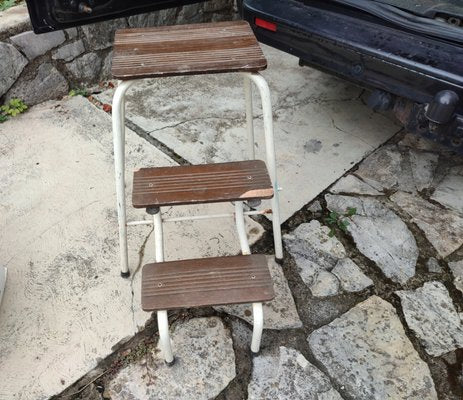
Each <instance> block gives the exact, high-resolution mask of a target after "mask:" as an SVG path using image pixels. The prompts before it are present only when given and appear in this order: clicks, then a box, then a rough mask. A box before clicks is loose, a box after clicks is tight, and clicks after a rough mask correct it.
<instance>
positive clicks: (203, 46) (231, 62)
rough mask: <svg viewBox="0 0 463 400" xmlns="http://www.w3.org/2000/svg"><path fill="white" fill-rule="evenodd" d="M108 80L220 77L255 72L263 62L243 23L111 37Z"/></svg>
mask: <svg viewBox="0 0 463 400" xmlns="http://www.w3.org/2000/svg"><path fill="white" fill-rule="evenodd" d="M113 54H114V55H113V60H112V74H113V76H114V77H115V78H117V79H122V80H127V79H140V78H149V77H163V76H175V75H194V74H211V73H221V72H257V71H261V70H263V69H265V68H266V67H267V61H266V59H265V56H264V54H263V52H262V49H261V48H260V46H259V44H258V42H257V39H256V37H255V36H254V33H253V32H252V29H251V27H250V26H249V24H248V23H247V22H245V21H227V22H216V23H205V24H193V25H176V26H163V27H155V28H135V29H121V30H118V31H117V32H116V35H115V39H114V53H113Z"/></svg>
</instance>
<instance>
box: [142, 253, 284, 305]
mask: <svg viewBox="0 0 463 400" xmlns="http://www.w3.org/2000/svg"><path fill="white" fill-rule="evenodd" d="M274 296H275V294H274V291H273V284H272V278H271V276H270V272H269V269H268V266H267V259H266V257H265V256H264V255H261V254H255V255H251V256H234V257H215V258H204V259H198V260H182V261H172V262H163V263H155V264H147V265H145V266H144V267H143V272H142V308H143V310H145V311H157V310H172V309H178V308H191V307H202V306H213V305H226V304H241V303H254V302H264V301H270V300H272V299H273V298H274Z"/></svg>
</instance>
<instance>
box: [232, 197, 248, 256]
mask: <svg viewBox="0 0 463 400" xmlns="http://www.w3.org/2000/svg"><path fill="white" fill-rule="evenodd" d="M235 223H236V230H237V231H238V237H239V239H240V246H241V253H242V254H243V255H249V254H251V249H250V248H249V242H248V235H247V234H246V221H245V219H244V210H243V202H242V201H237V202H235Z"/></svg>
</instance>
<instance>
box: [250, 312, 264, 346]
mask: <svg viewBox="0 0 463 400" xmlns="http://www.w3.org/2000/svg"><path fill="white" fill-rule="evenodd" d="M252 314H253V317H254V323H253V326H254V328H253V331H252V342H251V351H252V352H253V353H258V352H259V350H260V342H261V339H262V331H263V330H264V310H263V308H262V303H252Z"/></svg>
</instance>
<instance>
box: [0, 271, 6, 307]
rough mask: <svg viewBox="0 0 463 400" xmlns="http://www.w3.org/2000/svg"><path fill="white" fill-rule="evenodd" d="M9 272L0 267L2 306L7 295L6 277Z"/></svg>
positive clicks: (0, 297)
mask: <svg viewBox="0 0 463 400" xmlns="http://www.w3.org/2000/svg"><path fill="white" fill-rule="evenodd" d="M7 272H8V270H7V269H6V267H1V266H0V305H1V304H2V299H3V294H4V293H5V286H6V276H7Z"/></svg>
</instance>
